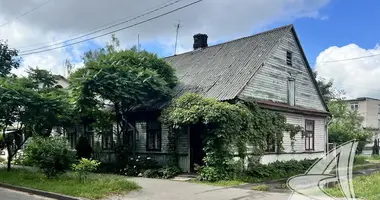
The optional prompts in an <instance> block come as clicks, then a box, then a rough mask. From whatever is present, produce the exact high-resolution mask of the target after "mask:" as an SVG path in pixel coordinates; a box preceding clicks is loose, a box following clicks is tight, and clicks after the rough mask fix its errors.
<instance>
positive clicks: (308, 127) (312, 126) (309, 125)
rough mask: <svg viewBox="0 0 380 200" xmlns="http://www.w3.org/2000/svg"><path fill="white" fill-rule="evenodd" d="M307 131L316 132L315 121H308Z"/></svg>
mask: <svg viewBox="0 0 380 200" xmlns="http://www.w3.org/2000/svg"><path fill="white" fill-rule="evenodd" d="M305 129H306V131H314V121H309V120H308V121H306V128H305Z"/></svg>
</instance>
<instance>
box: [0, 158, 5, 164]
mask: <svg viewBox="0 0 380 200" xmlns="http://www.w3.org/2000/svg"><path fill="white" fill-rule="evenodd" d="M4 163H6V160H5V159H4V158H2V157H0V165H1V164H4Z"/></svg>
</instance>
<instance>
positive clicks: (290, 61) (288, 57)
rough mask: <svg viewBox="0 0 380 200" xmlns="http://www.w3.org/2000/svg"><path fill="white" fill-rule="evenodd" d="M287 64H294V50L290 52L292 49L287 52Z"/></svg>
mask: <svg viewBox="0 0 380 200" xmlns="http://www.w3.org/2000/svg"><path fill="white" fill-rule="evenodd" d="M286 65H288V66H292V65H293V63H292V52H290V51H287V52H286Z"/></svg>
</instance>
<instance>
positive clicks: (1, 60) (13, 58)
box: [0, 40, 20, 77]
mask: <svg viewBox="0 0 380 200" xmlns="http://www.w3.org/2000/svg"><path fill="white" fill-rule="evenodd" d="M17 56H18V51H17V50H16V49H12V48H9V47H8V44H7V43H6V42H4V41H2V40H0V66H1V67H0V77H6V76H9V75H10V73H11V70H12V69H17V68H18V67H19V66H20V59H19V58H17Z"/></svg>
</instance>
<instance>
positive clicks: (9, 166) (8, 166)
mask: <svg viewBox="0 0 380 200" xmlns="http://www.w3.org/2000/svg"><path fill="white" fill-rule="evenodd" d="M11 161H12V159H11V157H10V156H8V163H7V171H8V172H9V171H11Z"/></svg>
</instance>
